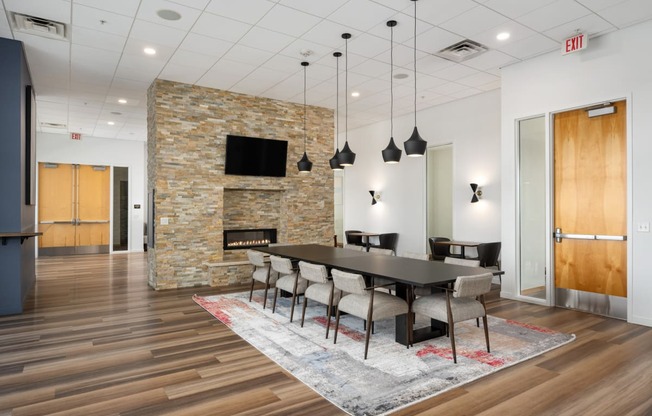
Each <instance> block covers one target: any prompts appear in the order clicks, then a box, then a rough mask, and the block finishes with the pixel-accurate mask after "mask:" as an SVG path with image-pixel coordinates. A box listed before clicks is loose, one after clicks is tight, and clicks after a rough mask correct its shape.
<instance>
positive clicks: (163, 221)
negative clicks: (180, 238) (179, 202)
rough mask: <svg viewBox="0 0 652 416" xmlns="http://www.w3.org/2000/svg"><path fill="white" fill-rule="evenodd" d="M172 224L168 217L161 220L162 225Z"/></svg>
mask: <svg viewBox="0 0 652 416" xmlns="http://www.w3.org/2000/svg"><path fill="white" fill-rule="evenodd" d="M169 223H170V219H169V218H167V217H162V218H161V225H168V224H169Z"/></svg>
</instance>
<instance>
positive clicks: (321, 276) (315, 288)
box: [299, 261, 342, 338]
mask: <svg viewBox="0 0 652 416" xmlns="http://www.w3.org/2000/svg"><path fill="white" fill-rule="evenodd" d="M299 270H300V271H301V277H302V278H304V279H306V280H307V281H308V287H307V288H306V291H305V293H304V294H303V311H302V312H301V327H302V328H303V321H304V320H305V318H306V306H307V305H308V299H311V300H314V301H316V302H319V303H322V304H324V305H326V306H327V308H326V315H327V317H328V320H327V323H326V338H328V331H329V330H330V326H331V313H332V311H333V306H337V304H338V303H339V301H340V297H341V296H342V292H341V291H340V290H339V289H336V288H335V285H334V284H333V281H332V280H331V279H329V276H328V270H327V269H326V266H324V265H322V264H312V263H307V262H305V261H300V262H299Z"/></svg>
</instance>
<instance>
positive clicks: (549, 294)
mask: <svg viewBox="0 0 652 416" xmlns="http://www.w3.org/2000/svg"><path fill="white" fill-rule="evenodd" d="M623 100H624V101H625V103H626V106H627V108H626V113H625V125H626V132H625V137H626V141H627V144H626V146H627V150H626V157H627V168H626V177H627V184H626V188H627V201H626V205H627V210H626V212H627V236H628V239H627V241H628V244H627V287H628V295H627V321H628V322H629V321H630V319H631V317H632V316H633V311H632V307H633V306H632V296H631V295H632V290H633V288H634V286H633V275H632V270H633V249H632V247H633V245H634V241H635V238H633V237H634V231H635V230H634V228H633V216H632V215H633V214H632V209H633V203H632V200H633V196H632V177H633V163H632V160H633V149H632V133H633V132H632V126H633V123H632V113H633V100H632V93H631V92H627V93H625V94H612V95H610V96H601V97H595V98H594V99H592V100H590V101H586V102H583V103H577V104H576V105H573V106H569V107H563V106H560V107H561V108H559V107H558V109H550V108H548V109H545V110H544V111H539V112H537V111H532V113H530V114H528V115H524V116H522V117H519V118H515V119H512V122H513V123H514V124H513V126H512V128H513V132H514V136H513V137H514V140H513V148H512V151H513V152H514V160H515V162H516V163H515V164H514V167H513V168H514V170H513V171H512V172H513V175H514V178H515V189H514V192H515V194H514V195H515V209H516V214H517V215H518V212H519V209H520V207H519V205H518V201H519V194H518V169H519V163H520V159H519V154H518V122H519V121H521V120H525V119H529V118H532V117H536V116H537V115H544V116H545V123H546V137H545V142H546V150H545V151H546V155H545V159H546V227H547V229H546V231H547V232H546V236H545V238H546V267H547V276H546V298H547V299H546V300H540V299H535V298H531V297H528V296H523V295H521V283H520V282H521V276H520V260H519V257H520V250H519V248H518V244H516V243H517V242H518V241H519V239H520V235H519V227H518V224H516V226H515V228H514V241H515V251H514V263H513V264H514V286H513V287H514V293H510V294H509V298H512V299H516V300H519V301H524V302H528V303H534V304H541V305H545V306H555V305H556V301H557V299H556V296H555V271H554V261H553V259H554V253H555V252H554V239H553V238H552V233H553V224H554V218H553V214H554V203H555V201H554V177H553V176H552V175H553V174H554V160H553V158H552V155H553V154H554V115H555V114H558V113H563V112H567V111H572V110H578V109H582V108H587V107H591V106H594V105H599V104H602V103H604V102H613V101H623ZM560 101H562V102H563V101H565V99H564V97H562V98H561V99H560Z"/></svg>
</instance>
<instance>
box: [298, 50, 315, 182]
mask: <svg viewBox="0 0 652 416" xmlns="http://www.w3.org/2000/svg"><path fill="white" fill-rule="evenodd" d="M308 65H310V64H309V63H308V62H305V61H304V62H301V66H303V157H302V158H301V160H299V161H298V162H297V167H298V168H299V172H301V173H308V172H310V171H311V170H312V162H311V161H310V159H308V154H307V153H306V119H307V115H308V112H307V107H306V67H307V66H308Z"/></svg>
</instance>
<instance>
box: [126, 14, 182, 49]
mask: <svg viewBox="0 0 652 416" xmlns="http://www.w3.org/2000/svg"><path fill="white" fill-rule="evenodd" d="M185 36H186V32H185V31H183V30H180V29H174V28H171V27H167V26H163V25H158V24H156V23H151V22H147V21H145V20H140V19H136V21H134V25H133V26H132V28H131V33H130V35H129V38H130V39H140V40H144V41H147V42H151V43H155V44H157V45H164V46H169V47H171V48H176V47H177V46H179V44H181V42H182V41H183V39H184V37H185Z"/></svg>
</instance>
